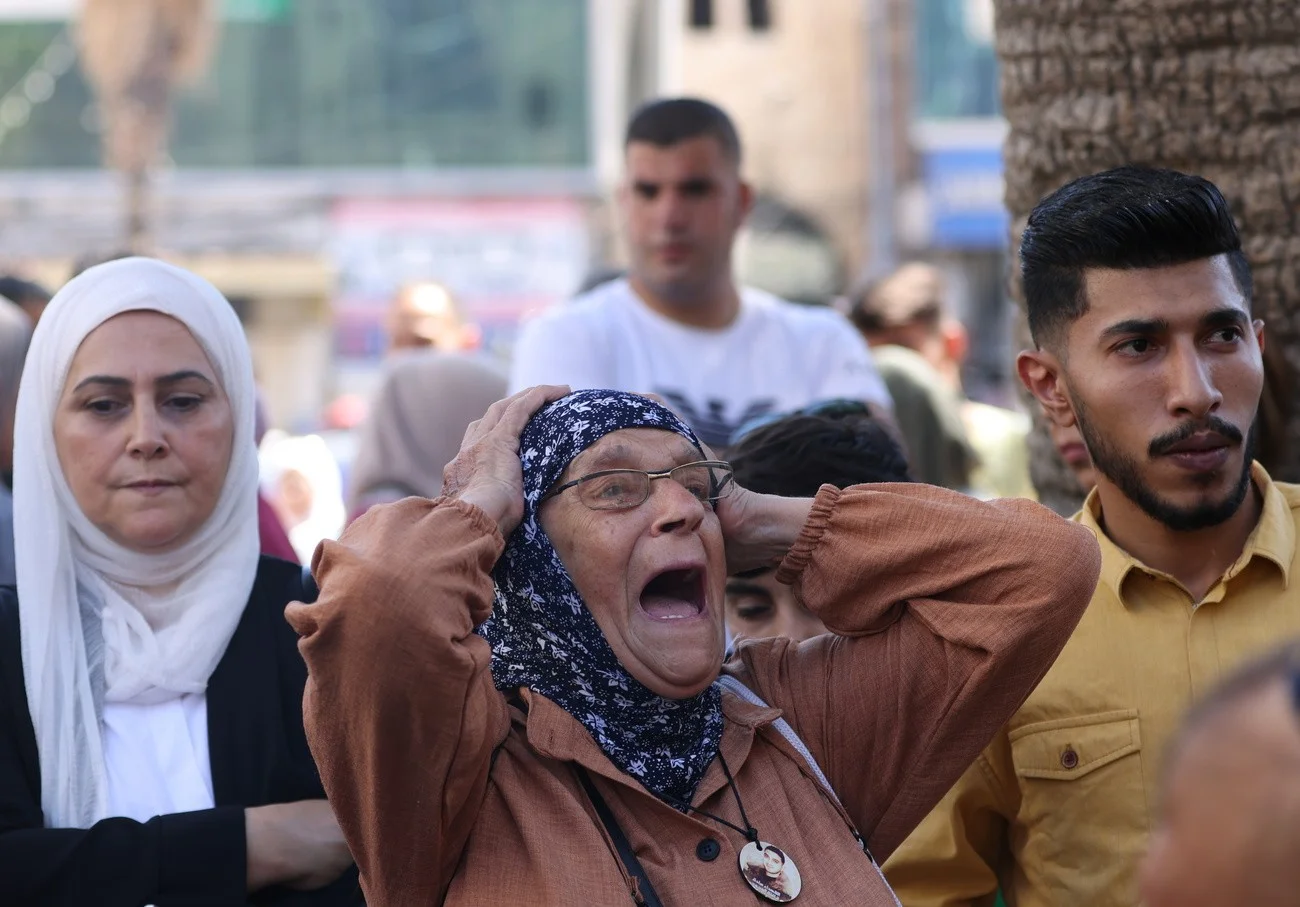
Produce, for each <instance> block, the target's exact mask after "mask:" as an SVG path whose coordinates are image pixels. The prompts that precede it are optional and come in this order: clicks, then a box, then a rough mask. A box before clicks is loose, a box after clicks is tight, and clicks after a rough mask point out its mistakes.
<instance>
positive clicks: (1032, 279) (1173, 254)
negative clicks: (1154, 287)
mask: <svg viewBox="0 0 1300 907" xmlns="http://www.w3.org/2000/svg"><path fill="white" fill-rule="evenodd" d="M1217 255H1227V256H1228V263H1229V265H1230V266H1231V268H1232V276H1233V278H1234V279H1235V281H1236V283H1237V288H1238V289H1239V290H1240V291H1241V293H1242V295H1243V296H1244V297H1245V298H1246V302H1247V304H1248V305H1249V304H1250V301H1251V294H1252V284H1251V276H1250V264H1249V263H1248V262H1247V261H1246V256H1245V254H1244V253H1243V252H1242V250H1241V235H1240V234H1239V233H1238V232H1237V225H1236V224H1235V223H1234V222H1233V220H1232V212H1231V211H1230V210H1229V209H1228V202H1227V200H1226V199H1225V198H1224V197H1223V193H1221V192H1220V191H1219V189H1218V187H1217V186H1215V185H1214V184H1213V183H1211V182H1210V181H1209V180H1206V179H1203V178H1201V177H1199V176H1190V175H1188V174H1186V173H1179V172H1178V171H1176V170H1158V169H1154V168H1150V167H1132V166H1130V167H1118V168H1116V169H1114V170H1107V171H1105V172H1103V173H1095V174H1093V175H1091V176H1085V177H1082V178H1080V179H1077V180H1074V181H1073V182H1071V183H1067V184H1066V185H1064V186H1062V187H1061V188H1060V189H1057V190H1056V191H1055V192H1053V193H1052V194H1051V195H1049V196H1047V197H1046V198H1044V199H1043V200H1042V201H1040V202H1039V203H1038V205H1037V206H1036V207H1035V208H1034V210H1033V212H1032V213H1031V214H1030V215H1029V223H1028V225H1027V226H1026V227H1025V232H1024V236H1023V238H1022V239H1021V242H1020V269H1021V276H1022V277H1023V279H1024V291H1025V308H1026V309H1027V310H1028V314H1029V331H1030V334H1031V335H1032V336H1033V338H1034V343H1035V344H1036V345H1037V346H1039V347H1040V348H1041V347H1043V346H1045V345H1057V344H1058V343H1059V342H1060V341H1061V339H1062V338H1063V336H1064V334H1065V332H1066V331H1067V330H1068V327H1069V325H1070V324H1072V323H1073V322H1074V321H1075V320H1077V319H1078V318H1079V317H1081V316H1082V315H1083V314H1084V313H1085V312H1087V311H1088V299H1087V296H1086V294H1085V292H1084V272H1085V271H1086V270H1087V269H1089V268H1110V269H1117V270H1131V269H1140V268H1159V267H1166V266H1169V265H1179V264H1185V263H1187V262H1191V261H1198V260H1200V259H1203V258H1213V257H1215V256H1217Z"/></svg>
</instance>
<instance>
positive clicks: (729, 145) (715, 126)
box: [623, 98, 740, 164]
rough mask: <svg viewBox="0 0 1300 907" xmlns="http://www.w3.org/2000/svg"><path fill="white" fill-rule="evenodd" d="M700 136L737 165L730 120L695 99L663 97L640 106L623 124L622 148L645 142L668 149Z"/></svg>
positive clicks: (737, 143) (736, 140) (737, 145)
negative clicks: (719, 148) (711, 140)
mask: <svg viewBox="0 0 1300 907" xmlns="http://www.w3.org/2000/svg"><path fill="white" fill-rule="evenodd" d="M701 137H708V138H711V139H713V140H714V141H716V142H717V143H718V144H719V145H720V146H721V147H722V152H723V154H725V155H726V156H727V159H728V160H730V161H731V162H732V163H735V164H739V163H740V136H739V135H738V134H737V133H736V127H735V125H734V124H733V123H732V122H731V117H729V116H727V114H726V112H725V111H723V109H722V108H721V107H718V106H717V105H715V104H710V103H709V102H708V101H701V100H700V99H699V98H666V99H664V100H660V101H647V102H646V103H644V104H642V105H641V106H640V107H638V108H637V110H636V112H635V113H633V114H632V119H631V121H630V122H629V123H628V124H627V136H626V138H625V139H624V141H623V147H624V148H626V147H627V146H628V145H631V144H632V143H633V142H646V143H647V144H650V145H654V146H656V147H658V148H670V147H672V146H673V145H677V144H679V143H681V142H685V141H689V140H690V139H698V138H701Z"/></svg>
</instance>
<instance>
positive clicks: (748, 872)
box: [740, 841, 803, 904]
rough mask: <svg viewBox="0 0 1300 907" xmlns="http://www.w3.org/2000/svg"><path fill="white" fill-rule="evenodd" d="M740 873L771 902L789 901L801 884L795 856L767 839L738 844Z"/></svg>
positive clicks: (797, 894) (757, 891)
mask: <svg viewBox="0 0 1300 907" xmlns="http://www.w3.org/2000/svg"><path fill="white" fill-rule="evenodd" d="M740 875H741V877H742V878H743V879H744V880H745V883H746V884H747V885H749V887H750V888H752V889H754V892H755V893H756V894H757V895H758V896H759V897H761V898H762V899H763V900H765V901H771V902H772V903H773V904H788V903H790V902H791V901H793V900H794V899H795V898H797V897H799V891H800V890H801V889H802V888H803V879H802V878H801V877H800V876H799V867H798V866H795V865H794V860H792V859H790V855H789V854H788V853H786V852H785V851H784V850H782V849H781V848H779V847H777V846H776V845H775V844H769V843H767V842H766V841H750V842H749V843H748V844H746V845H745V846H744V847H743V848H741V851H740Z"/></svg>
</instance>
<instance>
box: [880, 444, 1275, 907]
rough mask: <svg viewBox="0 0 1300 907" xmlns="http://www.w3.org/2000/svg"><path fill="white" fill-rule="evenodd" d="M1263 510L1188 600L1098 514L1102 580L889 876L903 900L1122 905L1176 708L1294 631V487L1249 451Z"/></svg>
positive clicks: (1126, 903) (1091, 515) (1130, 888)
mask: <svg viewBox="0 0 1300 907" xmlns="http://www.w3.org/2000/svg"><path fill="white" fill-rule="evenodd" d="M1253 479H1254V482H1255V486H1256V488H1258V489H1259V491H1260V492H1261V493H1262V495H1263V509H1262V512H1261V514H1260V519H1259V523H1258V524H1257V525H1256V527H1255V530H1254V531H1253V532H1252V533H1251V535H1250V537H1249V538H1248V539H1247V541H1246V545H1245V548H1244V549H1243V551H1242V554H1241V557H1240V558H1238V559H1237V561H1236V562H1235V563H1234V564H1233V565H1232V566H1231V567H1230V568H1229V569H1228V570H1227V571H1226V572H1225V573H1224V574H1223V576H1222V578H1221V579H1220V580H1219V582H1218V583H1216V584H1215V586H1214V587H1213V588H1211V589H1210V591H1209V593H1207V594H1206V596H1205V598H1204V599H1202V600H1201V601H1200V602H1199V603H1198V602H1194V601H1193V600H1192V597H1191V595H1190V594H1189V593H1188V592H1187V590H1186V589H1185V588H1184V587H1183V586H1182V585H1181V584H1180V583H1179V582H1178V581H1177V580H1175V579H1174V578H1173V577H1172V576H1169V575H1168V574H1165V573H1161V572H1159V571H1156V570H1152V569H1150V568H1148V567H1146V566H1144V565H1143V564H1141V563H1139V562H1138V561H1136V560H1134V559H1133V558H1132V557H1131V556H1130V555H1129V554H1128V553H1126V552H1125V551H1124V550H1122V549H1121V548H1119V547H1118V546H1117V545H1115V543H1114V542H1112V541H1110V540H1109V539H1108V538H1107V537H1106V535H1105V533H1104V532H1102V530H1101V527H1100V525H1099V522H1098V517H1099V515H1100V504H1099V502H1098V500H1097V496H1096V492H1093V494H1092V495H1091V496H1090V497H1089V498H1088V500H1087V502H1085V504H1084V509H1083V510H1082V511H1081V512H1080V513H1079V514H1078V515H1076V516H1075V519H1076V520H1077V521H1079V522H1081V523H1083V524H1084V525H1085V526H1087V527H1088V528H1090V529H1091V530H1092V531H1093V532H1094V533H1095V534H1096V536H1097V540H1098V542H1099V543H1100V545H1101V551H1102V568H1101V579H1100V581H1099V583H1098V585H1097V591H1096V593H1095V594H1094V595H1093V599H1092V602H1091V604H1090V605H1089V606H1088V610H1087V612H1086V613H1085V614H1084V617H1083V621H1082V622H1081V623H1080V624H1079V627H1078V629H1077V630H1075V632H1074V635H1073V636H1072V637H1071V639H1070V642H1069V643H1068V644H1067V645H1066V647H1065V651H1064V652H1062V653H1061V656H1060V658H1059V659H1058V660H1057V662H1056V664H1055V665H1054V666H1053V667H1052V669H1051V670H1050V671H1049V672H1048V674H1047V676H1046V677H1045V678H1044V679H1043V681H1042V683H1041V684H1039V686H1038V688H1037V689H1036V690H1035V691H1034V692H1033V693H1032V694H1031V695H1030V697H1029V699H1028V701H1026V702H1025V704H1024V705H1023V706H1022V707H1021V708H1020V710H1019V711H1018V712H1017V713H1016V714H1015V715H1014V716H1013V717H1012V719H1011V721H1010V722H1008V724H1007V725H1006V726H1005V727H1004V728H1003V729H1002V730H1001V731H1000V732H999V733H998V736H997V737H995V738H994V740H993V742H992V743H991V744H989V746H988V747H987V748H986V749H985V750H984V752H983V753H982V754H981V755H980V757H979V759H978V760H976V762H975V763H974V764H973V765H972V766H971V767H970V768H969V769H967V771H966V773H965V774H964V775H963V776H962V777H961V779H960V780H959V781H958V782H957V785H956V786H955V787H954V788H953V789H952V790H951V791H950V792H949V793H948V794H947V795H946V796H945V797H944V799H943V801H942V802H941V803H940V804H939V805H938V806H937V807H936V808H935V809H934V811H933V812H932V813H930V815H929V816H928V817H926V819H925V820H924V821H923V822H922V824H921V825H920V826H919V827H918V828H917V829H916V830H915V831H914V832H913V833H912V835H911V836H910V837H909V838H908V839H907V841H906V842H904V844H903V846H902V847H900V848H899V849H898V851H896V852H895V854H894V856H893V857H892V858H891V859H890V860H889V862H888V863H887V864H886V866H885V874H886V876H887V877H888V879H889V881H890V883H891V884H892V885H893V886H894V889H895V890H896V891H897V893H898V897H899V899H900V900H901V901H902V903H903V905H904V907H940V905H945V907H947V905H957V904H969V905H992V904H993V903H994V897H995V892H996V891H997V889H998V887H999V886H1001V888H1002V890H1003V893H1004V895H1005V897H1006V901H1007V904H1008V905H1009V907H1133V905H1136V904H1138V903H1139V899H1138V886H1137V873H1138V863H1139V860H1140V858H1141V856H1142V853H1143V851H1144V850H1145V848H1146V842H1147V835H1148V833H1149V832H1150V831H1151V829H1152V827H1153V826H1154V824H1155V821H1156V805H1157V792H1158V781H1159V777H1160V769H1161V761H1162V756H1163V754H1164V750H1165V744H1166V742H1167V741H1168V740H1169V739H1170V737H1171V736H1172V735H1173V733H1174V731H1175V729H1176V728H1177V726H1178V722H1179V719H1180V717H1181V716H1182V714H1183V712H1184V711H1186V709H1187V707H1188V705H1189V704H1191V703H1192V702H1193V701H1194V700H1195V699H1197V698H1198V697H1199V696H1201V695H1203V694H1204V693H1205V692H1207V691H1208V690H1209V689H1210V688H1211V687H1213V686H1214V685H1215V684H1216V683H1217V682H1218V681H1219V680H1220V678H1222V677H1223V676H1224V674H1225V673H1226V672H1229V671H1231V670H1232V669H1233V668H1234V667H1236V666H1237V665H1239V664H1240V663H1241V662H1242V661H1243V660H1245V659H1248V658H1250V657H1251V656H1252V655H1256V654H1259V653H1261V652H1263V651H1266V650H1268V649H1269V648H1271V647H1272V646H1274V645H1275V644H1277V643H1279V642H1281V641H1283V640H1285V639H1287V638H1288V637H1294V636H1300V598H1298V597H1297V595H1296V594H1295V592H1294V591H1288V583H1289V580H1290V577H1291V574H1292V573H1294V572H1295V571H1296V570H1297V566H1296V565H1297V548H1296V535H1297V521H1298V520H1300V486H1296V485H1281V484H1276V483H1274V482H1273V481H1272V480H1271V479H1270V478H1269V477H1268V474H1267V473H1266V472H1265V471H1264V470H1263V468H1262V467H1260V466H1259V465H1258V464H1256V465H1255V466H1254V470H1253Z"/></svg>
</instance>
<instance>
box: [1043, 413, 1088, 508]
mask: <svg viewBox="0 0 1300 907" xmlns="http://www.w3.org/2000/svg"><path fill="white" fill-rule="evenodd" d="M1047 432H1048V434H1049V435H1050V436H1051V438H1052V445H1053V446H1054V447H1055V448H1056V452H1057V454H1058V455H1059V456H1060V458H1061V460H1062V461H1064V463H1065V465H1066V466H1067V467H1068V468H1069V470H1070V473H1071V474H1072V475H1073V476H1074V479H1075V481H1076V482H1078V483H1079V491H1080V493H1082V494H1083V495H1084V496H1085V497H1086V496H1087V495H1088V494H1090V493H1091V492H1092V490H1093V489H1094V488H1096V487H1097V471H1096V470H1095V469H1094V468H1093V465H1092V457H1091V456H1090V455H1089V453H1088V445H1087V444H1085V443H1084V441H1083V435H1082V434H1080V433H1079V427H1078V426H1077V425H1058V424H1057V423H1056V422H1055V421H1054V420H1052V419H1051V418H1049V419H1048V420H1047Z"/></svg>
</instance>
